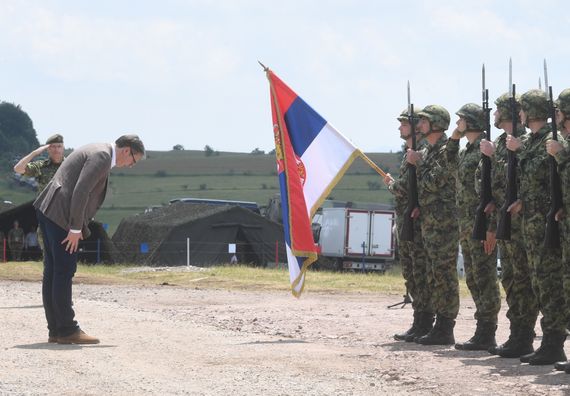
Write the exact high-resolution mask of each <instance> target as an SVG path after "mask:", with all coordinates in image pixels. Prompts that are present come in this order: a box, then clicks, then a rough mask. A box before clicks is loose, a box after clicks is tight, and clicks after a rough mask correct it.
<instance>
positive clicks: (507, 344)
mask: <svg viewBox="0 0 570 396" xmlns="http://www.w3.org/2000/svg"><path fill="white" fill-rule="evenodd" d="M510 328H511V333H510V334H509V338H508V339H507V341H505V342H504V343H503V344H501V345H498V346H497V345H495V346H492V347H490V348H489V349H488V351H489V353H490V354H491V355H498V354H499V352H500V351H502V350H503V349H509V348H512V347H513V346H514V345H515V342H516V341H517V334H518V329H517V327H516V326H514V325H513V324H512V323H511V326H510ZM532 352H534V350H532V351H530V352H528V353H532Z"/></svg>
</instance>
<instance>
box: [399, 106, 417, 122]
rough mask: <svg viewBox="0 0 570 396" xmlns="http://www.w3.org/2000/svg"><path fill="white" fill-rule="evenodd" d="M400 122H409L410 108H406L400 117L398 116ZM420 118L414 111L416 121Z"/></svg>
mask: <svg viewBox="0 0 570 396" xmlns="http://www.w3.org/2000/svg"><path fill="white" fill-rule="evenodd" d="M397 119H398V121H408V108H407V107H406V108H405V109H404V110H402V112H401V113H400V115H399V116H398V118H397ZM419 119H420V118H419V117H418V112H417V111H414V121H415V122H418V120H419Z"/></svg>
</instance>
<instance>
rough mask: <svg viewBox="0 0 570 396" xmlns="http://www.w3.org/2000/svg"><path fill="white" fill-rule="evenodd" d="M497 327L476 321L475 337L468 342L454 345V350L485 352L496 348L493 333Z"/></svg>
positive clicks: (489, 323)
mask: <svg viewBox="0 0 570 396" xmlns="http://www.w3.org/2000/svg"><path fill="white" fill-rule="evenodd" d="M496 331H497V325H496V324H494V323H491V322H483V321H480V320H478V321H477V328H476V330H475V335H474V336H473V337H471V338H470V339H469V340H468V341H466V342H462V343H457V344H455V349H459V350H462V351H487V350H489V348H491V347H495V346H497V341H496V340H495V332H496Z"/></svg>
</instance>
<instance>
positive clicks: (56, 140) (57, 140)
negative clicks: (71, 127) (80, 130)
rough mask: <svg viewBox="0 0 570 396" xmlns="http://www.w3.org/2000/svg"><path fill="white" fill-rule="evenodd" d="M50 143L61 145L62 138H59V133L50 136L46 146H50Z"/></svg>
mask: <svg viewBox="0 0 570 396" xmlns="http://www.w3.org/2000/svg"><path fill="white" fill-rule="evenodd" d="M52 143H63V136H61V135H60V134H59V133H56V134H55V135H53V136H50V137H49V138H48V139H47V140H46V144H52Z"/></svg>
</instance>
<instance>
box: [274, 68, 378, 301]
mask: <svg viewBox="0 0 570 396" xmlns="http://www.w3.org/2000/svg"><path fill="white" fill-rule="evenodd" d="M265 71H266V73H267V78H268V79H269V84H270V89H271V112H272V116H273V133H274V137H275V155H276V159H277V172H278V176H279V186H280V189H281V207H282V214H283V228H284V232H285V243H286V250H287V263H288V266H289V277H290V280H291V289H292V292H293V294H294V295H295V296H297V297H298V296H299V295H300V294H301V292H302V291H303V287H304V283H305V272H306V270H307V268H308V267H309V266H310V265H311V264H312V263H313V262H315V261H316V260H317V248H316V246H315V242H314V240H313V233H312V229H311V219H312V217H313V215H314V214H315V211H316V210H317V209H318V208H319V207H320V206H321V204H322V202H323V201H324V199H325V198H326V197H327V196H328V195H329V194H330V192H331V190H332V189H333V188H334V186H335V185H336V184H337V183H338V181H339V180H340V179H341V177H342V176H343V175H344V173H345V172H346V170H347V169H348V168H349V167H350V165H351V164H352V162H353V161H354V159H355V158H356V157H358V156H364V154H363V153H362V152H361V151H360V150H358V149H357V148H356V147H354V146H353V145H352V144H351V143H350V142H349V141H348V140H347V139H346V138H345V137H344V136H343V135H342V134H341V133H340V132H338V131H337V130H336V129H335V128H334V127H333V126H332V125H330V124H329V123H328V122H327V121H326V120H325V119H324V118H323V117H321V116H320V115H319V114H318V113H317V112H316V111H315V110H313V109H312V108H311V107H310V106H309V105H308V104H307V103H306V102H305V101H304V100H303V99H301V98H300V97H299V96H298V95H297V94H296V93H295V92H293V90H291V88H289V87H288V86H287V85H286V84H285V83H284V82H283V81H281V80H280V79H279V77H277V76H276V75H275V74H274V73H273V72H272V71H271V70H269V69H267V68H266V69H265ZM365 159H366V160H368V159H367V158H365Z"/></svg>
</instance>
